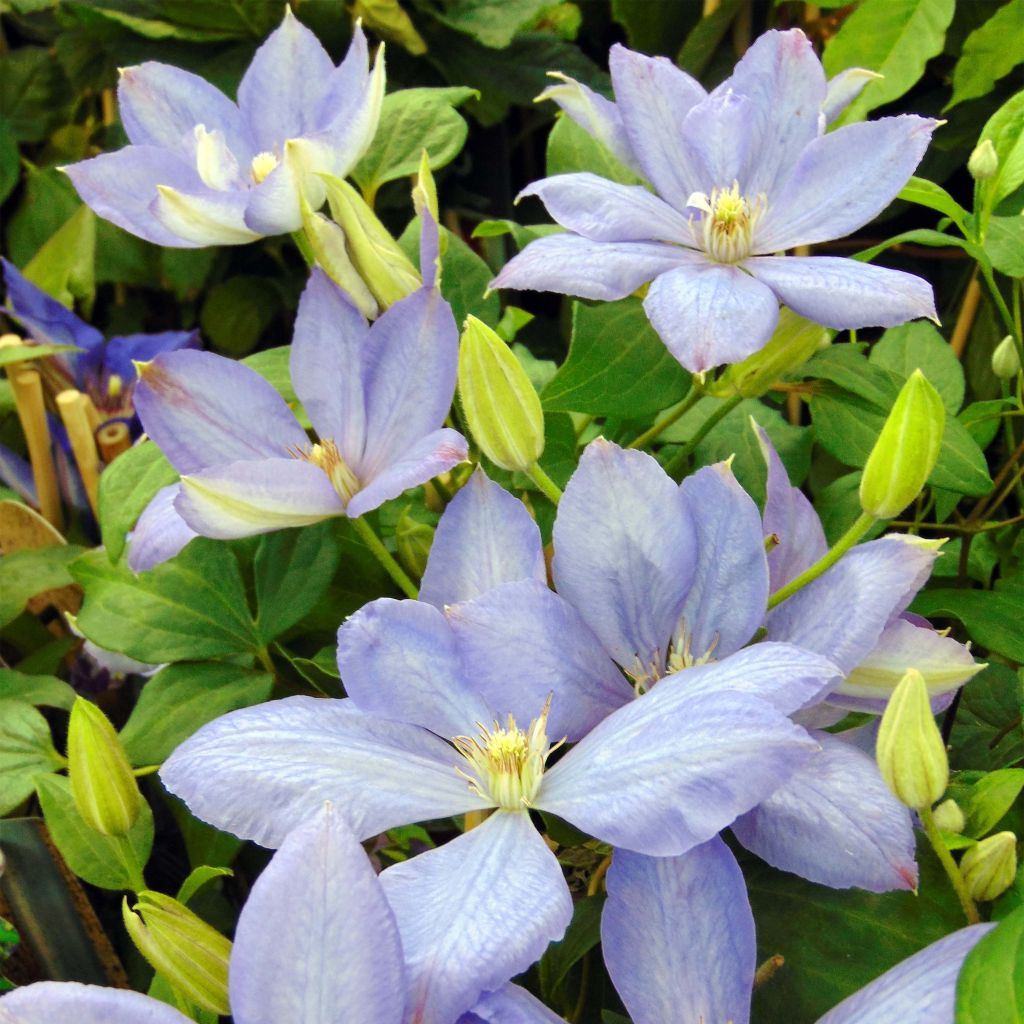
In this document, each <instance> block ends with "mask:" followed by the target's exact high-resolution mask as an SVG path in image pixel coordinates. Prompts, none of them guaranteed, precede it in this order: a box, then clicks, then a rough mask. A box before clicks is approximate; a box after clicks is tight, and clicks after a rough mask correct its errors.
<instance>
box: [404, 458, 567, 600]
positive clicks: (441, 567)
mask: <svg viewBox="0 0 1024 1024" xmlns="http://www.w3.org/2000/svg"><path fill="white" fill-rule="evenodd" d="M529 579H532V580H537V581H538V582H541V583H543V582H544V581H545V580H546V579H547V571H546V569H545V567H544V551H543V548H542V547H541V540H540V530H539V529H538V528H537V524H536V523H535V522H534V521H533V517H532V516H531V515H530V513H529V512H528V511H527V509H526V506H525V505H524V504H523V503H522V502H521V501H520V500H519V499H518V498H515V497H513V496H512V495H511V494H509V493H508V491H506V490H505V489H504V488H503V487H500V486H499V485H498V484H496V483H493V482H492V481H491V480H488V478H487V474H486V473H485V472H484V471H483V469H482V468H480V467H478V468H477V469H476V471H475V472H474V473H473V475H472V476H471V477H470V478H469V480H468V481H467V482H466V484H465V485H464V486H463V487H462V489H461V490H460V491H459V493H458V494H456V495H455V497H454V498H453V499H452V501H451V503H450V504H449V505H448V507H447V508H446V509H445V511H444V515H443V516H441V521H440V522H439V523H438V524H437V530H436V532H435V533H434V543H433V545H432V546H431V548H430V557H429V558H428V559H427V568H426V571H425V572H424V573H423V581H422V583H421V584H420V600H421V601H427V602H428V603H430V604H432V605H435V606H436V607H437V608H443V607H444V606H445V605H446V604H456V603H457V602H459V601H468V600H469V599H470V598H473V597H479V595H480V594H483V593H485V592H486V591H488V590H490V589H491V588H492V587H496V586H498V585H499V584H500V583H511V582H513V581H515V580H529Z"/></svg>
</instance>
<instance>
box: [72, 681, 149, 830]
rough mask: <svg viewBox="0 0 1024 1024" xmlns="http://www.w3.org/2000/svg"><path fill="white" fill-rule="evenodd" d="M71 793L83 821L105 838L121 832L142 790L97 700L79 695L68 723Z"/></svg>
mask: <svg viewBox="0 0 1024 1024" xmlns="http://www.w3.org/2000/svg"><path fill="white" fill-rule="evenodd" d="M68 778H69V780H70V782H71V796H72V798H73V799H74V801H75V806H76V807H77V808H78V813H79V814H81V816H82V818H83V819H84V821H85V823H86V824H87V825H88V826H89V827H90V828H94V829H95V830H96V831H97V832H102V833H103V834H104V835H107V836H124V835H127V834H128V831H129V830H130V829H131V827H132V825H134V824H135V822H136V819H137V818H138V817H139V812H140V811H141V810H142V794H141V793H140V792H139V785H138V783H137V782H136V781H135V776H134V775H132V768H131V765H130V764H129V763H128V757H127V755H126V754H125V752H124V747H123V746H122V745H121V739H120V737H119V736H118V735H117V733H116V732H115V730H114V727H113V726H112V725H111V724H110V721H109V719H108V718H107V716H106V715H105V714H103V712H102V711H100V709H99V708H98V707H96V705H95V704H93V703H92V702H91V701H88V700H86V699H85V698H84V697H79V698H77V700H76V701H75V703H74V704H73V705H72V707H71V719H70V721H69V722H68Z"/></svg>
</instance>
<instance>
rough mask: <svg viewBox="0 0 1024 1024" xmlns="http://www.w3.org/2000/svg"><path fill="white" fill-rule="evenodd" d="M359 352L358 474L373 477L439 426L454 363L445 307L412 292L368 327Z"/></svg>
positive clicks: (455, 339) (455, 345)
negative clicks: (362, 408)
mask: <svg viewBox="0 0 1024 1024" xmlns="http://www.w3.org/2000/svg"><path fill="white" fill-rule="evenodd" d="M364 351H365V354H364V361H363V367H364V369H363V381H364V386H365V388H366V450H365V453H364V457H363V462H362V464H361V466H360V468H359V472H360V475H361V476H362V475H364V474H365V475H366V476H368V477H374V476H376V475H377V474H379V473H381V472H383V471H384V470H385V469H386V468H387V467H388V465H389V464H390V463H392V462H394V461H395V460H396V459H399V458H401V457H403V456H404V455H405V453H406V452H408V451H409V450H410V449H412V448H413V447H414V446H416V445H418V444H419V442H420V441H421V439H422V438H423V437H424V436H425V435H427V434H429V433H431V432H432V431H436V430H438V429H439V428H440V427H441V426H442V425H443V424H444V419H445V417H446V416H447V415H448V410H449V409H450V408H451V404H452V397H453V395H454V394H455V371H456V366H457V364H458V359H459V329H458V328H457V327H456V326H455V317H454V316H453V315H452V308H451V306H449V305H448V303H447V302H445V300H444V299H443V298H441V294H440V292H438V291H436V290H435V289H432V288H421V289H420V290H419V291H415V292H413V293H412V295H409V296H407V297H406V298H404V299H401V300H400V301H399V302H396V303H395V304H394V305H393V306H391V307H390V309H388V310H386V311H385V312H384V313H383V314H382V315H381V317H380V319H378V320H377V321H376V322H375V323H374V324H373V326H372V327H371V328H370V335H369V337H368V338H367V340H366V343H365V349H364ZM413 367H415V372H410V371H411V368H413ZM424 479H428V478H424ZM418 482H420V483H422V480H421V481H418ZM389 497H391V495H389Z"/></svg>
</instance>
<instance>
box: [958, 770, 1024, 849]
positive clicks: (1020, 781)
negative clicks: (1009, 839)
mask: <svg viewBox="0 0 1024 1024" xmlns="http://www.w3.org/2000/svg"><path fill="white" fill-rule="evenodd" d="M1022 789H1024V768H1001V769H999V770H998V771H994V772H989V774H988V775H985V776H984V777H982V778H980V779H978V781H977V782H976V783H975V784H974V785H973V786H972V787H971V789H970V792H969V794H968V797H967V803H966V805H965V806H964V814H965V815H966V816H967V827H966V828H965V829H964V833H965V834H966V835H969V836H973V837H974V838H975V839H981V837H982V836H985V835H988V833H989V832H991V831H992V829H993V828H994V827H995V826H996V825H997V824H998V823H999V821H1000V820H1001V819H1002V817H1003V815H1004V814H1006V812H1007V811H1008V810H1009V809H1010V808H1011V807H1012V806H1013V803H1014V801H1015V800H1016V799H1017V797H1018V796H1019V795H1020V791H1021V790H1022Z"/></svg>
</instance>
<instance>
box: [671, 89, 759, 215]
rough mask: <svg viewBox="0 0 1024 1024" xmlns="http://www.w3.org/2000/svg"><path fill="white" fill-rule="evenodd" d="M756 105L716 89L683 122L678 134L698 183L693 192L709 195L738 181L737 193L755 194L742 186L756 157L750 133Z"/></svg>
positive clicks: (753, 141)
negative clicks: (738, 191) (714, 189)
mask: <svg viewBox="0 0 1024 1024" xmlns="http://www.w3.org/2000/svg"><path fill="white" fill-rule="evenodd" d="M756 106H757V105H756V104H755V103H754V101H753V100H751V99H748V98H747V97H746V96H741V95H739V94H737V93H735V92H732V91H729V90H720V89H716V90H715V91H714V92H713V93H712V94H711V95H710V96H708V97H706V98H705V99H703V100H701V101H700V103H698V104H697V105H696V106H695V107H694V108H693V109H692V110H691V111H690V112H689V113H688V114H687V115H686V117H685V118H684V119H683V122H682V125H681V126H680V128H679V135H680V136H681V138H682V140H683V145H684V146H685V149H686V153H687V158H688V162H689V166H690V167H692V168H693V171H694V172H695V174H696V180H697V181H699V182H700V184H699V185H697V186H696V187H695V188H694V191H696V192H703V193H705V194H710V192H711V190H712V189H713V188H728V187H729V186H730V185H731V184H732V183H733V182H734V181H738V182H739V185H740V188H741V191H743V192H745V193H748V194H749V195H756V193H754V192H748V189H747V185H746V183H747V181H748V180H750V179H751V178H752V177H753V176H754V174H753V173H752V168H756V167H757V162H758V158H759V156H760V147H759V145H758V143H759V141H760V140H759V139H757V138H756V137H755V136H754V135H753V134H752V132H751V130H750V126H751V122H752V121H753V119H754V117H755V116H756V114H757V110H756Z"/></svg>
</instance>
